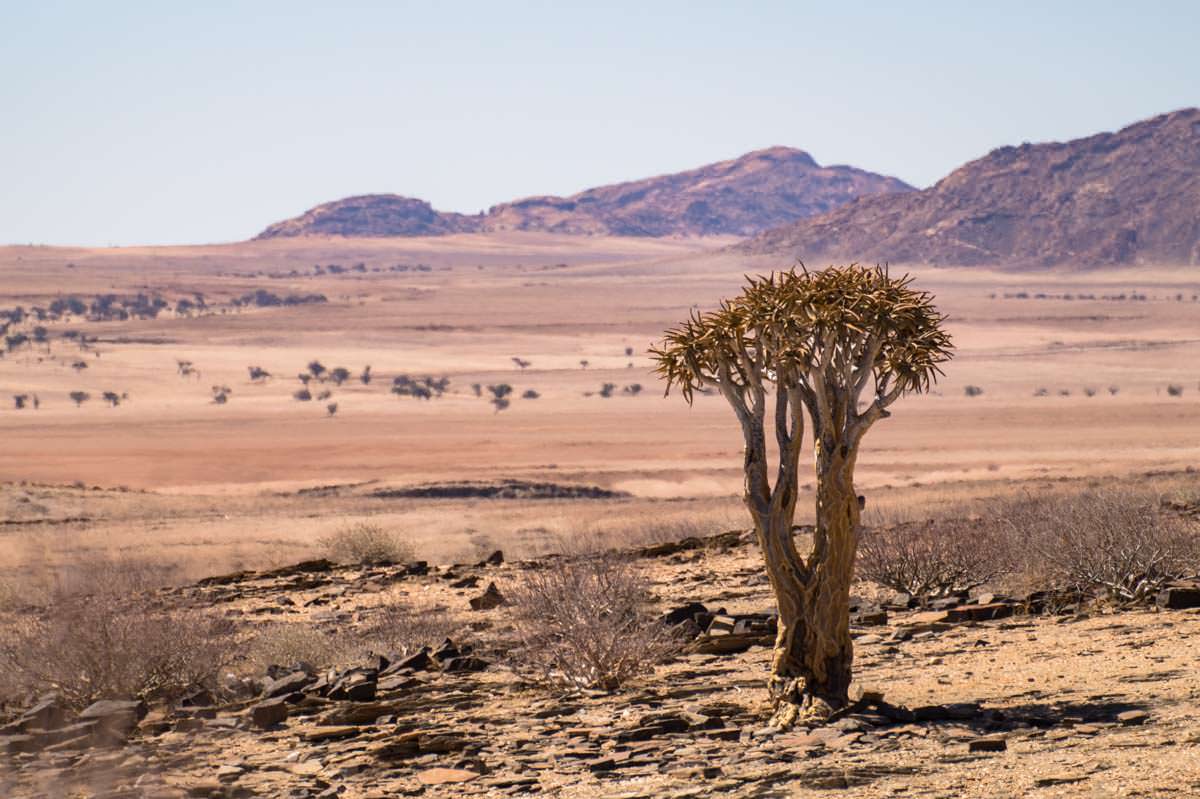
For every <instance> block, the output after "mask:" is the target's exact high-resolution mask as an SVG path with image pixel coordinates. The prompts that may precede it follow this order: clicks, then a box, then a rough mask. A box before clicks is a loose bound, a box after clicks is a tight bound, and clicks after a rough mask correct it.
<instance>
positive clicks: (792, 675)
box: [752, 457, 859, 727]
mask: <svg viewBox="0 0 1200 799" xmlns="http://www.w3.org/2000/svg"><path fill="white" fill-rule="evenodd" d="M818 461H819V463H818V488H817V527H816V534H815V536H814V550H813V553H812V555H811V556H810V558H809V561H808V563H807V564H806V563H805V562H804V561H803V560H802V559H801V558H800V557H799V555H798V554H797V553H796V549H795V545H794V543H793V539H792V532H791V528H792V513H790V512H788V513H786V514H780V515H776V514H772V513H766V514H761V515H760V514H758V513H756V514H754V515H755V522H756V527H757V529H758V535H759V541H760V543H761V544H762V550H763V555H764V560H765V561H766V567H767V574H768V576H769V577H770V580H771V587H772V589H773V590H774V593H775V597H776V601H777V603H778V608H779V629H778V634H777V637H776V640H775V652H774V656H773V658H772V663H771V677H770V683H769V686H770V692H771V698H772V701H773V702H774V705H775V714H774V717H773V718H772V724H774V725H776V726H780V727H788V726H791V725H792V724H794V723H796V722H797V721H807V720H812V721H819V720H821V719H824V718H827V717H828V716H829V715H830V714H831V713H833V712H835V711H837V710H840V709H842V708H844V707H845V706H846V705H847V704H848V703H849V688H850V679H851V667H852V665H853V661H854V649H853V644H852V642H851V639H850V620H849V594H850V581H851V579H852V577H853V572H854V553H855V549H856V544H857V541H856V536H857V530H858V517H859V507H858V497H857V495H856V494H855V492H854V484H853V478H852V474H853V459H852V458H850V459H845V458H842V457H832V458H827V459H826V458H820V457H819V458H818ZM822 461H823V462H822ZM752 510H753V509H752ZM781 516H786V517H787V518H786V519H784V518H781Z"/></svg>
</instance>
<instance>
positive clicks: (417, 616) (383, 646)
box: [360, 599, 456, 656]
mask: <svg viewBox="0 0 1200 799" xmlns="http://www.w3.org/2000/svg"><path fill="white" fill-rule="evenodd" d="M455 631H456V625H455V623H454V620H453V619H452V618H451V617H450V614H449V613H448V612H447V611H446V609H445V608H444V607H437V606H422V605H416V604H413V603H412V602H409V601H407V600H404V599H391V600H389V601H388V602H385V603H384V604H382V605H380V606H379V607H378V608H377V609H376V610H375V612H374V613H373V614H372V616H371V618H370V620H369V621H368V623H367V624H366V625H365V626H364V627H363V629H362V631H361V633H360V638H361V640H362V642H363V645H364V646H365V647H366V648H367V649H368V650H369V651H371V652H373V653H375V654H380V655H401V656H404V655H411V654H412V653H414V652H416V651H417V650H418V649H420V648H421V647H423V646H437V645H438V644H440V643H441V642H442V641H444V640H445V639H447V638H450V637H451V636H452V635H453V634H454V633H455Z"/></svg>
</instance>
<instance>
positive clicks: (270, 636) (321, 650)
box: [246, 622, 359, 674]
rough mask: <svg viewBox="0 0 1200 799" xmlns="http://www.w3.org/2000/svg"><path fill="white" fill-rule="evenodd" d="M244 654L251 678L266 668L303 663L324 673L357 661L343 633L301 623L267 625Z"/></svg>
mask: <svg viewBox="0 0 1200 799" xmlns="http://www.w3.org/2000/svg"><path fill="white" fill-rule="evenodd" d="M247 650H248V656H247V661H246V665H247V667H248V671H249V672H250V673H251V674H262V673H263V672H265V671H266V670H267V667H268V666H285V667H290V666H294V665H296V664H298V663H305V664H308V665H309V666H312V667H313V668H315V669H325V668H330V667H333V666H345V665H350V664H351V663H353V662H356V661H357V660H358V659H359V658H358V655H359V650H358V647H357V646H356V645H355V642H354V641H353V640H352V639H351V638H350V637H349V636H348V635H347V634H346V633H345V632H343V631H340V630H333V631H325V630H321V629H319V628H317V627H315V626H313V625H311V624H302V623H288V622H283V623H279V624H271V625H268V626H266V627H264V628H262V629H261V630H259V631H258V632H257V633H256V634H255V636H254V638H253V640H252V641H251V642H250V644H249V646H248V647H247Z"/></svg>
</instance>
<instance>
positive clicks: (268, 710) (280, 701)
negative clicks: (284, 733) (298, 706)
mask: <svg viewBox="0 0 1200 799" xmlns="http://www.w3.org/2000/svg"><path fill="white" fill-rule="evenodd" d="M287 717H288V706H287V700H286V698H285V697H282V696H281V697H276V698H275V699H268V700H266V701H265V702H259V703H258V704H257V705H253V706H252V707H251V708H250V721H251V722H252V723H253V724H254V726H255V727H259V728H260V729H264V730H265V729H267V728H268V727H274V726H276V725H277V724H282V723H283V722H284V721H286V720H287Z"/></svg>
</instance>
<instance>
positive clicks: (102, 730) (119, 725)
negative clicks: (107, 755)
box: [78, 699, 149, 744]
mask: <svg viewBox="0 0 1200 799" xmlns="http://www.w3.org/2000/svg"><path fill="white" fill-rule="evenodd" d="M147 712H149V708H148V707H146V703H145V702H141V701H138V700H134V699H128V700H126V699H101V700H100V701H98V702H93V703H92V704H90V705H88V706H87V707H86V708H84V710H83V712H82V713H80V714H79V719H78V720H79V721H81V722H89V721H91V722H95V723H96V727H95V732H94V737H95V739H96V742H97V743H101V744H114V743H121V742H124V740H125V739H126V738H128V737H129V734H130V733H131V732H133V731H134V730H135V729H136V728H137V725H138V722H140V721H141V720H142V719H144V718H145V717H146V713H147Z"/></svg>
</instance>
